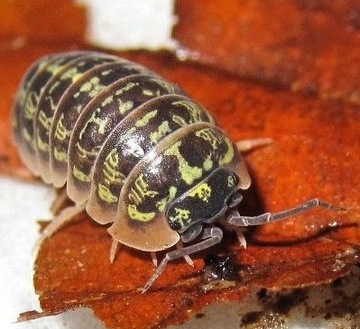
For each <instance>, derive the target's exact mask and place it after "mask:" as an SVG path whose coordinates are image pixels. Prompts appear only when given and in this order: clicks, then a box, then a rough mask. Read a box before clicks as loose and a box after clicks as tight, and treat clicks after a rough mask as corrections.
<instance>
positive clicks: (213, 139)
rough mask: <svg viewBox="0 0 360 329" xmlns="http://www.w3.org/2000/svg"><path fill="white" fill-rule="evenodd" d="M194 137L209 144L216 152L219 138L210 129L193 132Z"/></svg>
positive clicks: (219, 141)
mask: <svg viewBox="0 0 360 329" xmlns="http://www.w3.org/2000/svg"><path fill="white" fill-rule="evenodd" d="M195 135H196V136H198V137H200V138H202V139H204V140H206V141H207V142H209V143H210V145H211V146H212V148H213V149H214V150H216V149H217V148H218V146H219V144H220V143H221V138H220V137H219V136H218V135H217V134H216V133H215V132H214V130H213V129H211V128H204V129H201V130H199V131H197V132H195Z"/></svg>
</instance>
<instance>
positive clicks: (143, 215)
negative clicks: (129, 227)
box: [128, 204, 156, 222]
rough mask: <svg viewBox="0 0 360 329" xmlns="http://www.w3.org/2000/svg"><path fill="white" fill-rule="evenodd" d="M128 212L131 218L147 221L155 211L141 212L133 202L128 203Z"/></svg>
mask: <svg viewBox="0 0 360 329" xmlns="http://www.w3.org/2000/svg"><path fill="white" fill-rule="evenodd" d="M128 214H129V216H130V218H131V219H134V220H138V221H140V222H148V221H150V220H152V219H153V218H154V217H155V215H156V213H155V212H141V211H139V210H138V209H137V207H136V205H134V204H129V205H128Z"/></svg>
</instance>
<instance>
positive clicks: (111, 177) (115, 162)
mask: <svg viewBox="0 0 360 329" xmlns="http://www.w3.org/2000/svg"><path fill="white" fill-rule="evenodd" d="M102 171H103V174H104V176H105V179H104V181H105V183H106V184H108V185H110V184H123V183H124V181H125V179H126V176H125V175H124V174H123V173H121V172H120V171H119V154H118V153H117V151H116V148H114V149H112V150H111V152H110V153H109V154H108V155H107V157H106V159H105V162H104V167H103V170H102Z"/></svg>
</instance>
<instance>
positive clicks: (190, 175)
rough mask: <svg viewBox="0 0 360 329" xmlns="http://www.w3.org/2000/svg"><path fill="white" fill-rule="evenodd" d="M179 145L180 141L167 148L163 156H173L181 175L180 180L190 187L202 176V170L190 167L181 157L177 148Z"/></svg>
mask: <svg viewBox="0 0 360 329" xmlns="http://www.w3.org/2000/svg"><path fill="white" fill-rule="evenodd" d="M180 145H181V141H177V142H176V143H175V144H174V145H172V146H171V147H169V148H168V149H167V150H166V151H165V152H164V154H165V155H170V156H171V155H172V156H175V157H176V158H177V160H178V162H179V169H178V170H179V172H180V174H181V178H182V179H183V180H184V181H185V183H186V184H188V185H191V184H193V182H194V181H195V180H196V179H198V178H200V177H201V175H202V169H201V168H199V167H196V166H195V167H191V166H190V165H189V164H188V163H187V161H186V160H185V159H184V157H183V156H182V155H181V153H180V150H179V147H180Z"/></svg>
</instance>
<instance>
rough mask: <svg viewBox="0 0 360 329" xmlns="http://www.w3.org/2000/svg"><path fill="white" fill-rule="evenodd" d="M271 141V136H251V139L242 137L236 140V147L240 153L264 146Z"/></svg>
mask: <svg viewBox="0 0 360 329" xmlns="http://www.w3.org/2000/svg"><path fill="white" fill-rule="evenodd" d="M271 143H272V139H271V138H253V139H243V140H241V141H238V142H236V148H237V149H238V151H239V152H240V153H244V152H248V151H251V150H253V149H254V148H257V147H260V146H266V145H269V144H271Z"/></svg>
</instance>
